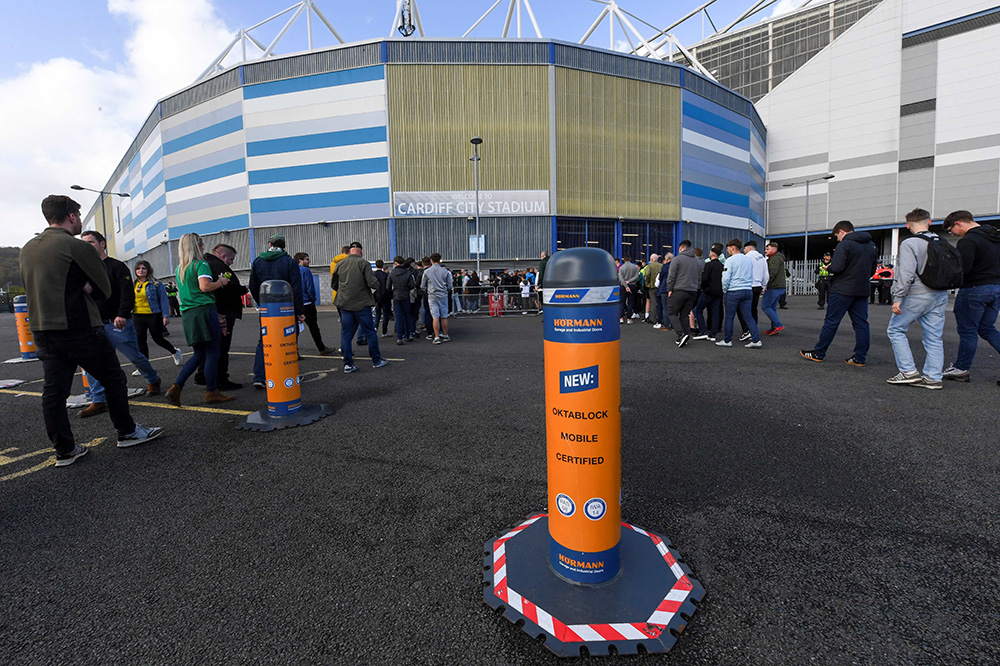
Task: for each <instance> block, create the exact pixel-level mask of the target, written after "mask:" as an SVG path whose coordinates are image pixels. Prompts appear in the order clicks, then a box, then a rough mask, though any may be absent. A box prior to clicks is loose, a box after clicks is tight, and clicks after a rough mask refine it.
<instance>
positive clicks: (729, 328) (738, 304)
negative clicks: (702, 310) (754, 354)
mask: <svg viewBox="0 0 1000 666" xmlns="http://www.w3.org/2000/svg"><path fill="white" fill-rule="evenodd" d="M723 299H724V302H725V304H726V329H725V334H726V337H725V340H726V342H732V341H733V318H734V317H735V316H736V313H737V311H738V312H740V313H741V314H742V315H743V319H744V320H746V322H747V326H749V327H750V340H751V341H753V342H760V329H758V328H757V322H755V321H754V320H753V317H751V316H750V304H751V303H752V302H753V290H752V289H737V290H735V291H727V292H726V294H725V296H724V297H723Z"/></svg>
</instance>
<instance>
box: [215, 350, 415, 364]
mask: <svg viewBox="0 0 1000 666" xmlns="http://www.w3.org/2000/svg"><path fill="white" fill-rule="evenodd" d="M234 354H235V355H237V356H254V355H255V354H256V352H238V351H232V350H230V351H229V355H230V356H233V355H234ZM299 356H301V357H302V358H326V359H330V358H339V359H340V360H341V361H343V360H344V357H343V356H318V355H312V356H310V355H309V354H299ZM355 358H358V357H357V356H355ZM360 358H368V357H367V356H361V357H360ZM382 358H384V359H385V360H387V361H393V362H396V363H402V362H403V361H405V360H406V359H405V358H386V357H385V356H383V357H382Z"/></svg>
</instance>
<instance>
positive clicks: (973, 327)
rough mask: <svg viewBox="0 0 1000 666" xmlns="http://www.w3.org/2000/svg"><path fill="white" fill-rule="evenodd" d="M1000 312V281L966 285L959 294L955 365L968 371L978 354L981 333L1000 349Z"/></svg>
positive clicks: (956, 316)
mask: <svg viewBox="0 0 1000 666" xmlns="http://www.w3.org/2000/svg"><path fill="white" fill-rule="evenodd" d="M998 312H1000V284H983V285H979V286H978V287H962V288H961V289H959V290H958V296H957V297H955V323H956V324H957V328H958V338H959V342H958V358H956V359H955V367H956V368H958V369H959V370H968V369H969V368H971V367H972V359H973V358H975V356H976V346H977V345H978V344H979V340H977V339H976V336H977V335H978V336H979V337H980V338H982V339H983V340H986V342H988V343H990V345H992V347H993V349H996V350H997V351H998V352H1000V331H998V330H997V328H996V323H997V314H998Z"/></svg>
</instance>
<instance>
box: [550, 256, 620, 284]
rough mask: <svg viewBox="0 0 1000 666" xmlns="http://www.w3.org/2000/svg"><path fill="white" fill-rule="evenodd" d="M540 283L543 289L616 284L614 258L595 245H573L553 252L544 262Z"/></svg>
mask: <svg viewBox="0 0 1000 666" xmlns="http://www.w3.org/2000/svg"><path fill="white" fill-rule="evenodd" d="M543 280H544V281H543V282H542V286H543V287H545V288H546V289H574V288H577V287H613V286H616V285H617V284H618V269H617V267H616V266H615V259H614V257H612V256H611V255H610V254H608V253H607V251H605V250H602V249H600V248H596V247H575V248H572V249H570V250H561V251H559V252H556V253H555V254H554V255H552V258H551V259H549V263H548V264H546V266H545V275H544V276H543Z"/></svg>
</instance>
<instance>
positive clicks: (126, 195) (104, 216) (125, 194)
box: [69, 185, 132, 235]
mask: <svg viewBox="0 0 1000 666" xmlns="http://www.w3.org/2000/svg"><path fill="white" fill-rule="evenodd" d="M69 189H71V190H77V191H80V190H82V191H86V192H96V193H98V194H100V195H101V222H103V223H104V233H105V235H107V232H108V217H107V214H106V213H105V212H104V195H105V194H110V195H112V196H116V197H122V198H124V199H128V198H129V197H130V196H132V195H131V194H129V193H128V192H106V191H105V190H92V189H90V188H89V187H83V186H81V185H70V186H69ZM113 226H114V225H112V227H113Z"/></svg>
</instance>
